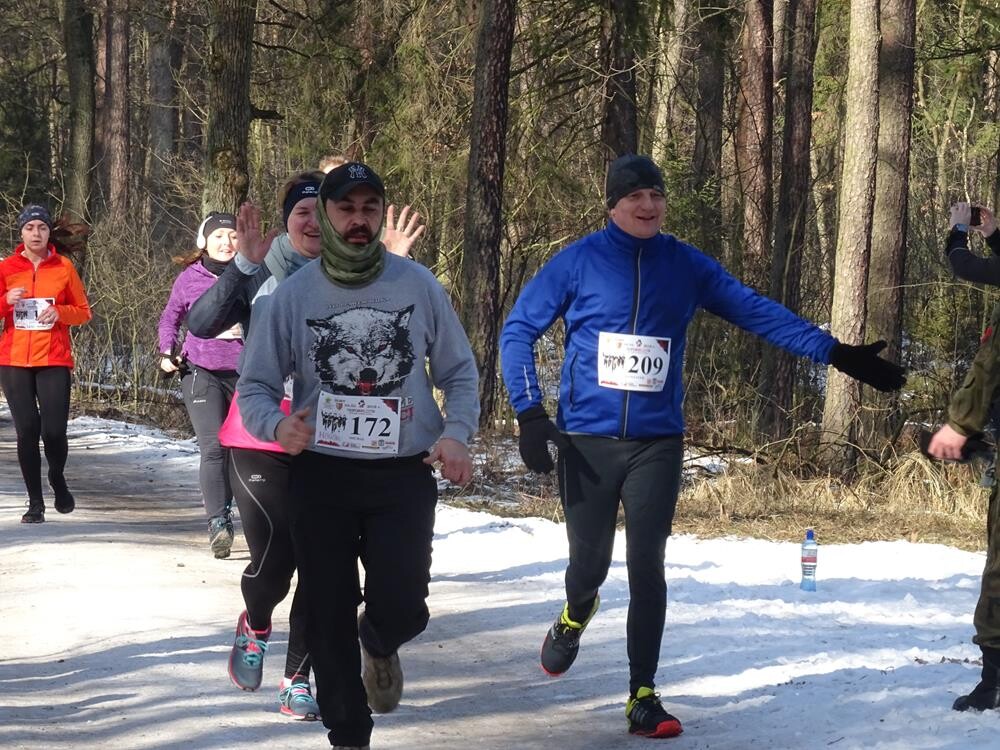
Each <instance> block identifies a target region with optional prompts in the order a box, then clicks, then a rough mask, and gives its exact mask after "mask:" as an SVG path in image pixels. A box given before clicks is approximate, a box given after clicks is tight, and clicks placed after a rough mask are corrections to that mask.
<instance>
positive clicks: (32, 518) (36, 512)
mask: <svg viewBox="0 0 1000 750" xmlns="http://www.w3.org/2000/svg"><path fill="white" fill-rule="evenodd" d="M44 522H45V508H39V507H37V506H36V507H32V506H30V505H29V506H28V510H27V512H26V513H25V514H24V515H23V516H21V523H44Z"/></svg>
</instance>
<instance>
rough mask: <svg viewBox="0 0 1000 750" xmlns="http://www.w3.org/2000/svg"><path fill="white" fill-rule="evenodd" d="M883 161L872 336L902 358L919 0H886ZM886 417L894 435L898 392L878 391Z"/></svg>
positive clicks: (872, 273) (881, 426) (879, 429)
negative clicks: (917, 2) (911, 129)
mask: <svg viewBox="0 0 1000 750" xmlns="http://www.w3.org/2000/svg"><path fill="white" fill-rule="evenodd" d="M881 9H882V14H881V27H882V28H881V31H882V49H881V53H880V57H879V78H878V80H879V92H878V95H879V99H878V102H879V127H878V164H877V171H876V178H875V209H874V218H873V222H872V249H871V263H870V265H869V271H868V274H869V280H870V281H869V296H868V338H870V339H872V340H876V341H877V340H885V341H886V342H888V344H889V346H888V348H887V349H886V351H885V355H884V356H885V357H886V358H888V359H891V360H892V361H893V362H897V363H898V362H899V359H900V348H901V346H902V324H903V280H904V274H905V267H906V236H907V229H908V223H909V201H908V195H909V189H908V187H909V174H910V121H911V117H912V114H913V76H914V43H915V41H916V18H917V12H916V3H915V0H881ZM876 403H877V404H878V405H879V406H880V407H881V410H880V411H881V412H882V415H883V416H884V417H885V418H883V419H880V420H878V423H877V424H875V425H874V427H875V429H874V430H873V432H874V433H877V434H879V435H881V437H882V438H886V437H889V436H890V435H891V434H892V433H893V432H894V428H895V426H896V425H894V424H893V422H895V421H896V420H895V419H894V418H893V417H892V415H893V414H894V413H896V412H898V406H899V399H898V396H897V395H896V394H888V395H883V394H878V397H877V398H876ZM873 413H875V414H878V412H873Z"/></svg>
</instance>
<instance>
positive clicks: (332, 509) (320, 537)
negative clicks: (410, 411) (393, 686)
mask: <svg viewBox="0 0 1000 750" xmlns="http://www.w3.org/2000/svg"><path fill="white" fill-rule="evenodd" d="M423 457H424V456H423V455H419V456H413V457H408V458H394V459H375V460H364V459H345V458H337V457H334V456H328V455H324V454H320V453H315V452H312V451H305V452H303V453H301V454H300V455H298V456H296V457H295V458H294V459H293V460H292V482H291V485H292V492H291V498H292V502H293V503H294V506H295V511H294V517H293V520H292V533H293V537H294V539H295V552H296V555H297V558H298V565H299V578H300V580H301V581H302V582H303V584H304V585H305V593H306V599H307V601H308V605H307V608H308V617H309V627H308V643H309V653H310V654H311V655H312V660H313V670H314V671H315V673H316V687H317V696H316V697H317V700H318V702H319V707H320V713H321V714H322V715H323V724H324V725H325V726H326V727H327V729H329V730H330V732H329V738H330V743H331V744H333V745H348V746H355V745H357V746H364V745H367V744H368V741H369V739H370V737H371V730H372V719H371V710H370V709H369V708H368V700H367V697H366V695H365V690H364V686H363V685H362V684H361V676H360V673H361V653H360V650H359V648H358V638H359V632H358V605H359V604H360V603H361V601H362V598H363V600H364V603H365V616H364V619H363V620H362V625H361V632H360V638H361V640H362V641H363V642H364V645H365V648H366V649H367V650H368V651H369V652H370V653H373V654H374V655H376V656H388V655H389V654H392V653H393V652H394V651H396V649H397V648H399V646H401V645H402V644H404V643H406V642H407V641H409V640H410V639H411V638H414V637H415V636H417V635H419V634H420V633H421V632H423V630H424V628H425V627H426V626H427V621H428V618H429V614H428V611H427V594H428V588H427V587H428V584H429V582H430V567H431V542H432V539H433V536H434V508H435V506H436V504H437V482H436V481H435V480H434V476H433V473H432V470H431V467H430V466H428V465H426V464H424V463H423V461H422V459H423ZM359 559H360V560H361V562H362V564H363V565H364V568H365V586H364V596H363V597H362V592H361V587H360V581H359V578H358V560H359Z"/></svg>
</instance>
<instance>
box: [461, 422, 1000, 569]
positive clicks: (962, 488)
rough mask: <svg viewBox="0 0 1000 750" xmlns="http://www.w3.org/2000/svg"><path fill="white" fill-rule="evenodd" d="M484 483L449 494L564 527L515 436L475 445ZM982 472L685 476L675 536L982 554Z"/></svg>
mask: <svg viewBox="0 0 1000 750" xmlns="http://www.w3.org/2000/svg"><path fill="white" fill-rule="evenodd" d="M477 458H478V465H477V480H476V483H475V484H474V485H472V486H470V487H467V488H465V489H464V490H462V491H461V492H456V493H448V500H449V502H450V503H452V504H457V505H461V506H464V507H469V508H474V509H481V510H487V511H489V512H491V513H496V514H498V515H505V516H517V517H525V516H536V517H541V518H548V519H550V520H553V521H562V520H563V516H562V509H561V508H560V505H559V492H558V487H557V484H556V482H555V479H554V477H553V476H552V475H548V476H544V477H540V476H538V475H528V474H526V473H525V471H524V468H523V466H521V465H520V461H519V460H518V456H517V447H516V442H515V441H514V440H513V439H511V438H505V437H497V436H486V437H484V438H483V439H482V440H481V441H480V442H479V443H478V445H477ZM983 468H984V466H983V465H982V464H977V465H974V466H958V465H942V464H939V463H931V462H930V461H928V460H927V459H925V458H923V457H922V456H921V455H920V454H919V453H917V452H915V451H914V452H912V453H905V454H901V455H900V456H898V457H897V458H895V459H893V460H892V461H891V462H890V463H889V464H888V465H887V466H886V467H885V468H882V469H875V470H870V471H869V473H867V474H866V475H865V476H863V477H861V478H860V479H857V480H855V481H853V482H850V483H847V482H842V481H840V480H838V479H837V478H834V477H818V478H810V479H803V478H800V477H797V476H796V475H795V474H793V473H792V472H791V471H790V470H787V469H780V468H777V467H776V466H775V465H773V464H755V463H750V462H746V463H731V464H730V465H729V467H728V468H727V469H726V471H725V472H724V473H722V474H718V475H712V474H706V473H705V472H703V471H692V472H689V473H686V474H685V481H684V485H683V487H682V489H681V495H680V498H679V500H678V507H677V513H676V515H675V518H674V532H675V533H690V534H697V535H699V536H704V537H716V536H727V535H737V536H752V537H757V538H761V539H774V540H785V541H798V540H800V539H801V538H802V534H803V530H804V529H805V528H807V527H812V528H814V529H816V534H817V536H818V537H819V538H820V539H821V540H823V542H827V543H830V542H862V541H874V540H892V539H906V540H909V541H914V542H917V541H919V542H933V543H941V544H949V545H953V546H956V547H960V548H962V549H970V550H981V549H983V546H984V544H985V537H986V521H985V519H986V502H987V497H988V490H986V489H984V488H982V487H980V486H979V477H980V475H981V473H982V469H983Z"/></svg>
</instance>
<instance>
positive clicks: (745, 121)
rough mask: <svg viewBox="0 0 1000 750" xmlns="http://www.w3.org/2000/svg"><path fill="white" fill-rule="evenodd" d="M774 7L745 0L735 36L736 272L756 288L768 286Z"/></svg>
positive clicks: (761, 0)
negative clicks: (739, 211) (739, 218)
mask: <svg viewBox="0 0 1000 750" xmlns="http://www.w3.org/2000/svg"><path fill="white" fill-rule="evenodd" d="M773 12H774V8H773V3H772V0H746V15H745V18H744V23H743V33H742V35H741V40H740V50H741V53H742V54H741V59H740V77H739V90H738V100H737V113H736V117H737V125H736V168H737V174H738V176H739V183H740V193H741V199H742V203H743V227H742V232H741V233H740V236H742V238H743V248H742V250H743V257H742V261H743V262H742V266H743V270H742V274H741V275H742V279H743V282H744V283H746V284H748V285H750V286H752V287H754V288H755V289H764V288H766V287H767V281H766V280H767V278H768V265H769V264H768V261H769V259H770V255H771V201H772V200H773V192H772V188H771V185H772V181H773V179H774V169H773V164H772V160H771V149H772V148H773V141H774V139H773V137H772V130H773V127H774V109H773V102H774V99H773V92H774V68H773V58H772V54H773V52H772V49H771V47H772V45H773V39H774V28H773V25H772V13H773Z"/></svg>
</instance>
